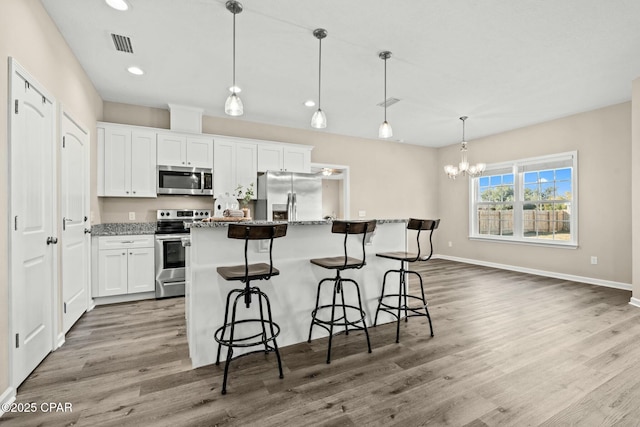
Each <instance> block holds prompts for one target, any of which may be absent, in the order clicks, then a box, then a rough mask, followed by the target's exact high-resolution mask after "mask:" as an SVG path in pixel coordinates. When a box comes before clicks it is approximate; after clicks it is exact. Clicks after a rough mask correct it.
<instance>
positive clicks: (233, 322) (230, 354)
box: [222, 291, 244, 394]
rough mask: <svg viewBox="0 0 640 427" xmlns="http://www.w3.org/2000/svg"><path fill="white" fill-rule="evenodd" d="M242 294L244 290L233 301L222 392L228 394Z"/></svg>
mask: <svg viewBox="0 0 640 427" xmlns="http://www.w3.org/2000/svg"><path fill="white" fill-rule="evenodd" d="M232 292H233V291H232ZM230 293H231V292H230ZM242 296H244V292H240V293H239V294H238V296H237V297H236V298H235V300H234V301H233V310H231V333H230V336H229V348H228V350H227V360H226V362H225V364H224V378H223V380H222V394H227V378H228V376H229V365H230V364H231V359H232V357H233V336H234V331H235V325H236V308H237V306H238V300H239V299H240V297H242Z"/></svg>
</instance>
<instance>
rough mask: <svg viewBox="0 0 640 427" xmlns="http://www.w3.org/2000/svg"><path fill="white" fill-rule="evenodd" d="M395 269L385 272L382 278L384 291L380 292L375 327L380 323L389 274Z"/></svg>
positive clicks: (374, 320) (374, 321)
mask: <svg viewBox="0 0 640 427" xmlns="http://www.w3.org/2000/svg"><path fill="white" fill-rule="evenodd" d="M392 271H393V270H388V271H386V272H385V273H384V276H383V278H382V291H381V292H380V298H378V308H376V317H375V319H373V327H374V328H375V327H376V326H377V325H378V313H379V312H380V306H381V304H382V298H384V287H385V284H386V283H387V274H389V273H391V272H392Z"/></svg>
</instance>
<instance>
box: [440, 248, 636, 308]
mask: <svg viewBox="0 0 640 427" xmlns="http://www.w3.org/2000/svg"><path fill="white" fill-rule="evenodd" d="M434 258H440V259H446V260H449V261H458V262H464V263H467V264H475V265H482V266H484V267H493V268H498V269H500V270H510V271H517V272H519V273H528V274H535V275H536V276H544V277H553V278H554V279H562V280H570V281H572V282H580V283H587V284H589V285H597V286H605V287H607V288H615V289H622V290H625V291H631V290H632V287H631V284H630V283H622V282H614V281H612V280H603V279H595V278H593V277H584V276H576V275H573V274H565V273H557V272H554V271H545V270H538V269H535V268H526V267H519V266H516V265H508V264H499V263H495V262H487V261H479V260H476V259H468V258H459V257H454V256H449V255H434ZM632 299H633V298H632ZM636 301H637V302H638V303H639V304H640V300H636ZM634 305H635V304H634ZM638 307H640V305H638Z"/></svg>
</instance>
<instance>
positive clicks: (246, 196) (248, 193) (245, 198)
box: [233, 182, 254, 218]
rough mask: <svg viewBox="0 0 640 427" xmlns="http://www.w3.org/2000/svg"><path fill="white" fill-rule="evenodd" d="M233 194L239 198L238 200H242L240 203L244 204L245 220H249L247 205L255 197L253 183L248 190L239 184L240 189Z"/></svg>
mask: <svg viewBox="0 0 640 427" xmlns="http://www.w3.org/2000/svg"><path fill="white" fill-rule="evenodd" d="M233 194H234V195H235V196H236V197H237V198H238V200H240V203H242V211H243V212H244V216H245V218H249V217H250V212H249V208H248V207H247V205H248V204H249V202H250V201H251V198H252V197H253V195H254V192H253V182H252V183H251V184H249V186H248V187H247V188H246V189H245V188H244V187H243V186H242V184H238V187H236V191H235V192H234V193H233Z"/></svg>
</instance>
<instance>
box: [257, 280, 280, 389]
mask: <svg viewBox="0 0 640 427" xmlns="http://www.w3.org/2000/svg"><path fill="white" fill-rule="evenodd" d="M259 297H262V298H264V300H265V301H266V303H267V314H268V315H269V327H270V329H271V336H272V337H273V336H275V331H274V330H273V317H272V315H271V302H270V301H269V298H268V297H267V295H266V294H265V293H264V292H262V291H260V293H259ZM261 305H262V304H261ZM273 350H274V351H275V353H276V358H277V359H278V371H279V372H280V378H281V379H282V378H284V375H283V374H282V360H281V359H280V350H278V343H277V342H276V339H275V338H274V339H273Z"/></svg>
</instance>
